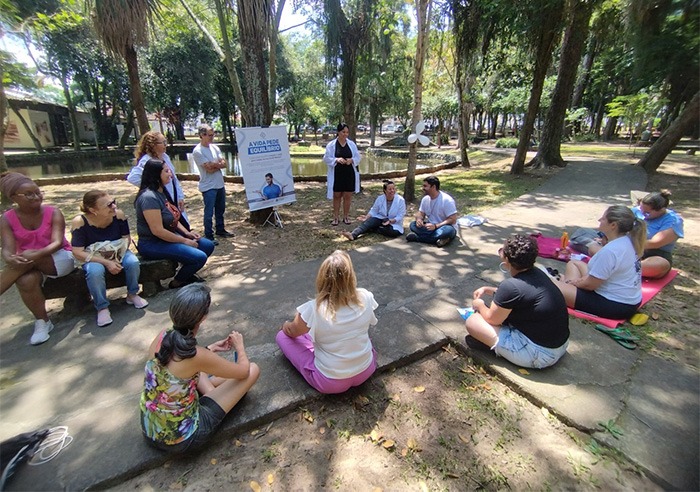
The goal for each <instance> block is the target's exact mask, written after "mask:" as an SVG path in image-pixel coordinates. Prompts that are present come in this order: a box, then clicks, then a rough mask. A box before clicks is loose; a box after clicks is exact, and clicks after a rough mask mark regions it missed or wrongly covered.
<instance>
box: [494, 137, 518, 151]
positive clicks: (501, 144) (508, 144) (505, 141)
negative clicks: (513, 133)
mask: <svg viewBox="0 0 700 492" xmlns="http://www.w3.org/2000/svg"><path fill="white" fill-rule="evenodd" d="M496 148H497V149H517V148H518V139H517V138H499V139H498V140H496Z"/></svg>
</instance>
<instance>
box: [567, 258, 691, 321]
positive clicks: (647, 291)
mask: <svg viewBox="0 0 700 492" xmlns="http://www.w3.org/2000/svg"><path fill="white" fill-rule="evenodd" d="M676 275H678V270H671V271H670V272H668V273H667V274H666V275H665V276H663V277H661V278H657V279H646V278H645V279H642V304H641V305H640V306H639V307H642V306H644V305H645V304H646V303H647V302H649V300H650V299H651V298H652V297H654V296H655V295H656V294H658V293H659V291H660V290H661V289H663V288H664V287H666V285H667V284H668V283H669V282H671V280H673V279H674V278H675V277H676ZM568 310H569V314H570V315H572V316H576V317H577V318H581V319H587V320H589V321H593V322H595V323H600V324H601V325H603V326H607V327H608V328H616V327H617V326H619V325H621V324H622V323H624V322H625V321H626V320H624V319H608V318H600V317H598V316H594V315H592V314H588V313H584V312H583V311H575V310H573V309H571V308H568Z"/></svg>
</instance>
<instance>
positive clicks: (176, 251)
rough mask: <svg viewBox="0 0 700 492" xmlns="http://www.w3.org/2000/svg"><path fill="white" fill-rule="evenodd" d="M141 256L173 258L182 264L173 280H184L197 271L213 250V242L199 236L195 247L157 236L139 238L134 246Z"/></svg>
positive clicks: (154, 258)
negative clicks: (171, 241) (164, 239)
mask: <svg viewBox="0 0 700 492" xmlns="http://www.w3.org/2000/svg"><path fill="white" fill-rule="evenodd" d="M136 248H137V249H138V250H139V253H140V254H141V256H143V257H144V258H145V259H147V260H162V259H167V260H175V261H177V262H179V263H181V264H182V267H180V270H178V272H177V273H176V274H175V280H177V281H178V282H186V281H188V280H189V279H190V278H192V275H194V274H195V273H197V272H198V271H199V270H200V269H201V268H202V267H203V266H204V264H205V263H206V262H207V258H209V257H210V256H211V254H212V253H213V252H214V243H213V242H211V241H210V240H208V239H207V238H204V237H200V238H199V239H198V240H197V247H196V248H194V247H192V246H187V245H186V244H182V243H169V242H167V241H163V240H162V239H158V238H148V239H146V238H143V239H139V243H138V245H137V246H136Z"/></svg>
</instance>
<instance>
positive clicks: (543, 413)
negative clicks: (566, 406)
mask: <svg viewBox="0 0 700 492" xmlns="http://www.w3.org/2000/svg"><path fill="white" fill-rule="evenodd" d="M541 410H542V415H544V416H545V417H549V410H547V409H546V408H545V407H542V408H541Z"/></svg>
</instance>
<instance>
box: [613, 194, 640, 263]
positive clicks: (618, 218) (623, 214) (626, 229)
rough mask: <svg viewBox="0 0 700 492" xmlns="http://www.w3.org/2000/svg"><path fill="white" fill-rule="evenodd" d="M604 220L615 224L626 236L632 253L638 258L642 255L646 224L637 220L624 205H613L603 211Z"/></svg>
mask: <svg viewBox="0 0 700 492" xmlns="http://www.w3.org/2000/svg"><path fill="white" fill-rule="evenodd" d="M605 219H606V220H607V221H608V222H614V223H616V224H617V229H618V231H620V232H621V233H623V234H627V235H628V236H629V237H630V240H631V241H632V246H634V251H635V252H636V253H637V256H638V257H641V256H642V255H643V254H644V244H645V243H646V240H647V224H646V222H644V220H643V219H640V218H638V217H637V216H635V215H634V213H633V212H632V211H631V210H630V209H629V208H627V207H625V206H624V205H613V206H612V207H610V208H608V209H607V210H606V211H605Z"/></svg>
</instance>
